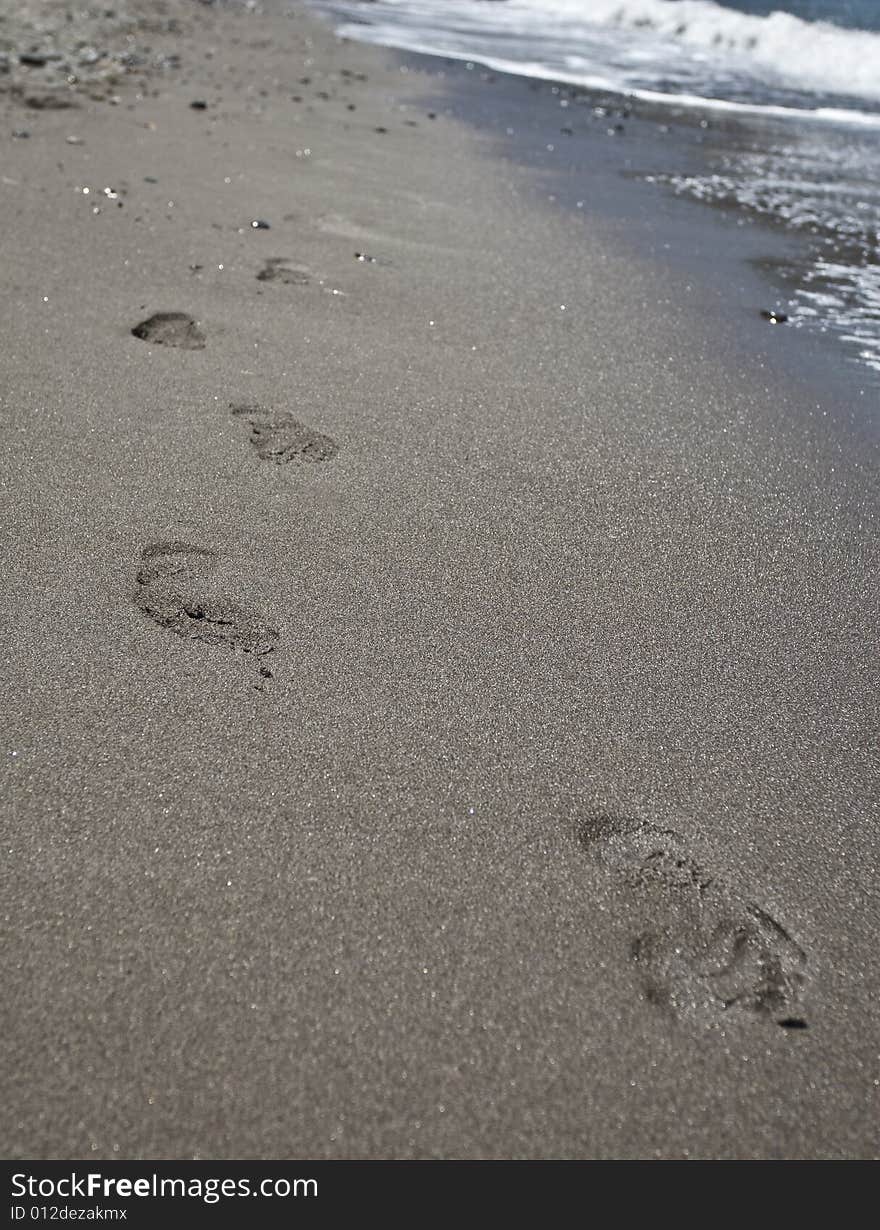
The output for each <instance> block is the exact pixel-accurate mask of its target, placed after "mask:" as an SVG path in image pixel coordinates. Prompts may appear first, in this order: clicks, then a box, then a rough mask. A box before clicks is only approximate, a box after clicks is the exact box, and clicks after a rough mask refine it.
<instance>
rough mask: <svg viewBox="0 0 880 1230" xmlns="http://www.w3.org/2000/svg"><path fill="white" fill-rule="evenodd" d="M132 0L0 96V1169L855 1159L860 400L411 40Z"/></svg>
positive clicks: (872, 471) (862, 846) (870, 1071)
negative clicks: (408, 62)
mask: <svg viewBox="0 0 880 1230" xmlns="http://www.w3.org/2000/svg"><path fill="white" fill-rule="evenodd" d="M151 7H152V8H153V9H155V8H156V6H151ZM8 10H9V6H7V5H4V12H7V15H8ZM134 11H135V15H137V11H138V10H137V9H136V8H135V10H134ZM162 12H163V13H164V14H165V16H166V17H167V16H169V15H170V16H171V17H177V18H179V22H180V25H179V28H178V30H177V31H176V32H175V31H174V30H173V29H172V30H171V31H170V32H169V31H168V30H167V29H165V30H158V31H157V30H155V29H154V30H152V31H148V32H146V33H144V32H143V31H142V30H141V28H140V27H137V30H138V33H137V39H139V40H140V41H141V42H143V43H144V44H145V46H147V47H148V48H149V50H148V52H147V53H145V56H146V60H147V61H148V63H149V65H151V66H152V67H150V68H149V71H146V69H144V70H141V69H138V71H135V72H133V73H130V74H128V75H126V76H125V77H123V78H122V79H121V80H120V81H118V82H114V81H112V80H110V81H108V80H106V73H104V75H101V74H98V75H97V76H96V78H95V80H94V81H91V80H90V81H89V83H88V84H87V85H86V86H85V87H82V86H78V87H77V88H76V89H73V90H68V89H67V88H66V87H63V86H62V87H61V96H63V97H64V98H68V97H69V99H70V101H73V102H75V103H76V104H77V105H76V106H75V107H73V108H70V109H56V108H47V107H43V108H42V109H39V110H34V109H33V107H28V106H27V105H26V104H25V102H24V99H25V98H26V97H28V96H31V97H32V96H33V90H34V89H36V88H37V87H36V86H34V87H33V89H32V87H31V84H30V81H29V79H28V76H27V74H28V72H33V73H35V74H39V82H38V84H39V89H40V90H41V91H43V92H44V93H45V90H47V89H50V91H51V89H58V88H59V87H58V82H59V80H61V81H63V76H64V73H63V70H62V72H61V76H60V77H59V75H58V73H57V72H55V70H54V69H53V68H52V66H51V65H49V66H48V67H47V68H45V69H44V68H39V67H34V68H32V69H29V68H27V66H21V65H18V66H16V67H15V68H14V72H10V74H8V75H7V84H8V83H9V82H10V81H12V82H13V84H15V85H16V86H17V87H21V88H19V89H18V93H17V94H13V93H10V92H9V91H8V90H7V92H6V93H5V94H3V95H0V148H2V151H3V156H2V177H0V193H2V203H3V219H4V227H3V235H2V262H0V270H2V280H3V313H2V321H0V364H2V366H0V372H2V378H0V379H2V415H3V453H4V470H3V473H4V478H3V509H4V512H3V520H2V530H3V540H4V542H3V545H4V555H3V558H4V562H3V572H2V584H0V607H2V615H3V617H4V629H5V630H4V634H3V664H4V680H5V682H4V688H5V704H4V710H5V714H4V721H3V733H4V737H3V744H4V748H3V771H4V781H3V788H2V799H3V852H4V884H3V901H4V906H3V919H4V924H5V931H6V935H5V939H4V944H3V966H2V973H3V985H4V995H3V1001H4V1006H3V1018H2V1032H3V1037H4V1044H5V1045H4V1069H5V1071H4V1083H3V1090H2V1094H3V1096H2V1104H3V1107H4V1111H3V1129H2V1152H3V1153H4V1154H5V1155H7V1156H13V1157H21V1156H29V1157H32V1158H36V1157H70V1156H77V1157H84V1156H87V1157H117V1156H118V1157H129V1158H136V1157H152V1158H158V1157H202V1158H220V1157H261V1158H270V1157H311V1158H324V1157H372V1158H404V1157H421V1158H427V1157H471V1158H473V1157H609V1156H612V1157H613V1156H617V1157H632V1156H662V1157H681V1156H691V1157H706V1156H723V1157H751V1156H758V1157H796V1156H801V1157H804V1156H806V1157H840V1156H860V1157H861V1156H875V1155H876V1154H877V1153H878V1141H877V1132H876V1125H877V1121H878V1120H877V1101H878V1094H880V1088H878V1078H880V1066H878V1038H880V1031H878V1017H880V997H878V995H877V989H878V985H880V978H878V974H880V953H878V946H877V942H876V936H877V929H878V922H880V910H878V894H877V849H878V845H877V836H876V824H877V781H878V775H877V758H876V731H877V722H876V718H877V711H876V652H875V651H876V639H875V633H876V617H877V611H876V579H877V569H876V541H877V539H876V526H875V523H874V520H873V518H874V513H875V510H876V468H875V466H874V454H872V452H871V451H870V450H869V449H868V448H866V444H865V439H864V436H863V435H862V436H860V435H859V433H858V432H856V431H854V430H853V428H852V422H851V420H852V417H853V410H854V408H853V407H852V406H849V405H841V404H835V403H834V401H833V399H830V398H829V399H827V400H825V401H823V400H822V396H821V395H820V394H817V393H816V392H815V390H813V389H812V388H810V387H809V385H808V384H807V383H806V382H800V383H799V382H798V380H797V378H796V377H793V376H792V375H791V373H790V372H788V371H782V370H776V369H774V365H773V361H772V353H771V352H770V350H769V349H768V353H767V354H766V355H756V358H755V365H754V369H753V370H751V371H744V370H743V369H742V367H741V365H740V363H739V362H738V361H737V358H736V354H735V352H734V351H733V350H732V349H731V348H729V347H726V345H725V343H724V338H723V334H722V333H720V332H719V327H718V325H719V322H718V320H717V319H716V318H715V317H711V316H706V317H704V316H703V315H701V307H700V302H699V296H698V295H695V296H694V297H693V298H692V299H689V300H688V301H687V302H684V303H677V302H674V301H672V300H671V296H670V294H669V283H668V275H667V274H666V272H665V271H664V269H663V267H662V266H661V265H660V264H658V263H656V262H652V261H651V260H650V259H648V258H647V257H646V258H645V259H639V258H638V257H637V256H635V255H634V254H633V252H632V251H631V250H624V248H623V247H621V248H620V249H618V248H616V247H615V246H614V244H613V243H611V242H609V240H608V238H607V236H605V235H603V233H602V232H601V228H599V227H596V228H595V229H594V228H593V227H592V226H591V224H590V219H589V218H587V219H586V221H585V220H584V218H583V217H582V216H581V217H579V218H572V217H570V216H568V215H567V214H564V213H562V212H560V211H558V210H554V209H553V208H552V207H550V206H549V205H548V206H547V207H542V206H541V205H540V204H539V203H538V200H537V196H536V194H535V193H534V191H533V182H532V176H531V173H530V172H529V171H528V170H527V169H525V168H523V169H518V168H516V167H515V166H512V165H510V164H501V163H499V162H498V161H497V160H495V159H493V158H492V156H491V154H492V151H491V148H490V143H489V142H488V141H487V140H486V139H485V138H484V137H482V136H481V135H480V133H479V131H475V130H474V129H472V128H469V127H467V126H466V125H464V124H462V123H459V122H457V121H452V120H451V119H449V118H448V117H446V116H444V115H443V114H440V115H439V116H438V117H437V118H436V119H433V120H432V119H430V118H428V116H427V114H426V112H425V110H424V108H422V107H420V105H419V97H420V94H427V93H428V92H429V91H430V93H431V95H432V96H434V97H436V95H437V92H438V90H440V89H441V88H442V83H441V82H439V81H438V80H437V79H436V78H430V79H427V78H422V77H420V76H419V74H417V73H416V72H414V71H409V72H407V73H403V72H401V71H400V66H399V62H398V61H397V60H396V59H395V57H394V56H393V55H391V54H390V53H388V54H386V53H384V52H380V51H375V50H371V49H367V48H364V47H358V46H354V45H347V44H339V43H337V41H336V40H335V39H334V38H333V36H332V33H331V32H330V30H329V28H328V27H326V26H325V25H323V24H322V23H319V22H318V21H316V20H315V18H313V17H312V16H309V15H308V14H306V13H305V12H303V11H302V9H300V8H299V7H297V8H296V9H295V11H294V13H293V15H292V16H283V15H277V16H275V15H272V14H271V13H269V14H268V15H258V14H248V13H244V12H241V11H239V10H226V9H212V8H205V7H203V6H200V5H198V4H189V3H185V2H184V0H180V2H179V3H177V4H175V5H174V6H172V5H170V4H169V5H168V6H166V7H165V8H164V9H163V10H162ZM2 29H3V26H2V25H0V30H2ZM6 29H7V30H8V29H9V26H8V25H7V27H6ZM120 29H121V30H122V32H121V33H119V30H115V32H112V33H111V34H108V35H107V39H108V40H109V42H112V40H113V39H114V38H117V37H118V38H119V39H121V40H122V43H120V45H124V39H125V33H126V30H125V29H122V28H121V27H120ZM129 32H130V31H129ZM132 37H135V36H132ZM109 42H108V45H109ZM114 45H115V44H114ZM129 45H130V44H129ZM175 54H177V55H179V57H180V67H179V68H176V69H175V68H174V67H173V66H172V67H168V63H169V61H167V60H166V59H163V57H168V56H173V55H175ZM117 63H118V61H116V60H112V59H108V60H106V61H104V62H103V66H104V68H108V67H109V70H111V71H115V68H114V66H115V65H116V64H117ZM170 63H171V64H172V65H173V60H172V61H170ZM156 64H159V65H160V66H161V65H164V66H165V67H164V68H163V67H160V68H158V69H157V68H156V67H155V65H156ZM53 73H54V76H53ZM44 78H45V79H46V80H47V81H48V82H49V84H48V85H45V84H44ZM35 80H36V78H35ZM2 81H3V78H0V84H2ZM22 82H24V85H23V86H22ZM193 101H200V102H202V101H203V102H205V103H206V104H207V106H206V107H205V108H203V109H195V108H193V107H192V106H191V105H190V104H191V103H192V102H193ZM21 130H25V131H28V132H29V134H30V135H29V137H26V138H24V137H17V138H13V137H12V136H11V133H12V132H13V131H21ZM71 137H72V138H75V141H74V142H71V141H70V140H69V139H70V138H71ZM86 188H88V190H89V191H88V193H86V192H85V189H86ZM621 190H622V191H623V190H624V189H623V188H622V189H621ZM258 220H259V221H264V222H267V223H268V224H269V227H268V228H266V227H259V228H257V227H254V226H253V225H252V224H253V223H254V222H255V221H258ZM658 225H660V223H658ZM356 253H359V254H361V255H366V256H369V257H373V258H375V259H374V260H362V259H357V257H356ZM563 305H564V306H563ZM157 313H180V314H182V315H183V316H184V317H185V318H186V319H184V320H183V321H180V320H176V321H175V320H171V321H168V320H165V321H162V322H160V323H159V325H158V326H156V325H152V326H150V327H149V328H147V329H145V330H144V332H145V333H146V334H147V336H146V338H145V339H144V338H138V337H136V336H133V334H132V329H133V328H134V327H135V326H137V325H138V324H139V323H140V322H143V321H145V320H147V319H149V318H150V317H152V316H153V315H154V314H157ZM181 342H182V343H183V344H182V345H178V344H174V343H181ZM169 343H171V344H169ZM768 346H769V343H768Z"/></svg>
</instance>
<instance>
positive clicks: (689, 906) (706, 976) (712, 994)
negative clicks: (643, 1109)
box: [579, 815, 807, 1029]
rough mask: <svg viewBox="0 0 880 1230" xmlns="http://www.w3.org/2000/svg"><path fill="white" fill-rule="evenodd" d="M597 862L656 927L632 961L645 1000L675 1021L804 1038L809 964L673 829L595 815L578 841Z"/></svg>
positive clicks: (637, 944) (637, 945)
mask: <svg viewBox="0 0 880 1230" xmlns="http://www.w3.org/2000/svg"><path fill="white" fill-rule="evenodd" d="M579 839H580V843H581V846H582V847H583V849H584V850H585V851H586V853H587V855H588V857H589V858H590V859H591V861H593V862H595V863H597V864H599V865H600V866H603V867H606V868H608V869H609V870H610V871H613V872H615V873H616V874H618V875H620V876H621V877H622V879H623V880H624V882H625V883H626V884H627V885H628V886H629V887H630V888H631V889H632V890H634V891H635V892H637V893H638V894H639V895H640V896H641V897H642V898H643V904H644V905H645V906H646V907H647V908H648V910H649V912H650V914H651V915H652V916H653V918H654V919H655V920H656V921H655V925H654V926H652V927H651V929H650V930H647V931H644V932H643V933H642V934H640V935H638V936H636V937H635V938H634V940H633V942H632V945H631V949H630V956H631V958H632V960H633V962H634V964H635V968H636V970H637V973H638V976H639V979H640V982H641V985H642V990H643V992H644V994H645V997H646V998H647V999H648V1000H649V1001H650V1002H652V1003H654V1004H657V1005H659V1006H661V1007H665V1008H667V1009H669V1010H671V1011H672V1012H673V1013H675V1014H676V1015H677V1016H683V1017H693V1018H696V1019H699V1020H703V1021H705V1022H706V1023H710V1024H711V1023H715V1024H719V1023H721V1022H722V1020H725V1019H729V1017H730V1016H731V1015H734V1016H735V1015H742V1014H745V1015H747V1016H751V1017H752V1018H755V1017H757V1018H759V1019H762V1020H767V1021H775V1022H776V1023H777V1024H779V1025H781V1026H783V1027H785V1028H786V1029H805V1028H806V1027H807V1023H806V1021H805V1020H804V1019H803V1017H802V1016H800V1015H799V1014H798V1012H797V1005H798V1002H799V1000H800V997H801V994H802V991H803V986H804V982H805V970H806V965H807V957H806V953H805V952H804V950H803V949H802V948H801V947H800V945H799V944H798V943H797V941H796V940H795V939H794V938H793V937H792V936H791V935H790V934H789V933H788V931H786V929H785V928H784V927H783V926H782V924H781V923H779V922H777V920H776V919H775V918H773V917H772V916H771V915H770V914H769V913H768V912H767V911H766V910H765V909H763V908H762V907H761V906H759V905H756V904H755V903H754V902H751V901H749V900H747V899H746V898H745V897H744V896H743V895H742V894H740V893H739V892H737V890H736V889H735V888H734V887H733V886H732V885H730V884H728V883H727V882H726V881H725V880H723V879H722V878H721V877H719V876H717V875H716V874H715V873H714V872H712V871H710V870H708V869H707V868H705V867H703V866H702V865H701V864H700V863H699V862H698V860H697V859H695V858H694V857H693V855H692V854H691V853H690V852H689V851H688V849H687V848H686V845H685V843H684V840H683V838H682V837H681V836H680V835H679V834H678V833H676V832H674V831H673V830H672V829H664V828H660V827H659V826H657V825H654V824H649V823H647V822H645V821H638V820H629V819H624V818H620V817H615V816H606V815H599V816H594V817H592V818H591V819H589V820H588V821H587V822H586V823H585V824H584V825H583V827H582V829H581V832H580V838H579Z"/></svg>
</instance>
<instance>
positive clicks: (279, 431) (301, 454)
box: [230, 405, 339, 465]
mask: <svg viewBox="0 0 880 1230" xmlns="http://www.w3.org/2000/svg"><path fill="white" fill-rule="evenodd" d="M230 410H231V411H232V413H233V414H234V415H236V416H238V417H241V418H245V419H246V420H247V422H248V423H249V424H250V429H251V445H252V446H253V448H254V450H255V451H256V454H257V456H258V457H259V458H260V460H261V461H274V462H275V464H276V465H285V464H287V463H288V462H291V461H329V460H330V459H331V458H332V457H335V456H336V454H337V452H338V451H339V448H338V445H337V444H336V441H335V440H332V439H331V438H330V436H325V435H324V434H323V433H322V432H320V431H315V429H314V428H313V427H307V426H306V425H305V423H301V422H300V421H299V420H298V419H295V418H294V417H293V415H292V414H288V413H287V411H279V412H277V413H276V412H274V411H272V410H263V409H262V408H261V407H260V406H238V405H232V406H230Z"/></svg>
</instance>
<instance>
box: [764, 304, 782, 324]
mask: <svg viewBox="0 0 880 1230" xmlns="http://www.w3.org/2000/svg"><path fill="white" fill-rule="evenodd" d="M761 317H762V319H763V320H769V321H770V324H771V325H784V324H785V322H786V321H787V320H788V317H787V316H786V314H785V312H775V311H773V309H772V308H764V309H762V311H761Z"/></svg>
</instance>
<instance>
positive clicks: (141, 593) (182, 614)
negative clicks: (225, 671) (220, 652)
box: [134, 542, 278, 679]
mask: <svg viewBox="0 0 880 1230" xmlns="http://www.w3.org/2000/svg"><path fill="white" fill-rule="evenodd" d="M217 559H218V555H217V552H216V551H212V550H209V549H208V548H206V547H196V546H192V545H191V544H190V543H186V542H155V543H151V544H150V545H149V546H147V547H144V549H143V551H142V552H141V566H140V568H139V569H138V572H137V576H136V583H137V588H136V590H135V593H134V601H135V603H136V604H137V606H138V607H139V608H140V609H141V610H142V611H143V613H144V614H145V615H149V617H150V619H152V620H153V621H154V622H155V623H157V624H158V625H159V626H160V627H161V628H167V629H168V631H170V632H173V633H175V635H176V636H180V637H183V638H185V639H188V640H194V641H202V642H204V643H205V644H208V645H221V646H225V647H226V648H227V649H232V650H234V651H237V652H240V653H243V654H252V655H253V656H254V658H258V659H260V660H261V664H260V674H261V676H262V677H263V678H264V679H268V678H271V677H272V670H271V668H270V667H269V666H268V664H267V662H266V661H265V659H266V658H267V657H269V655H271V654H273V653H274V652H275V650H276V646H277V642H278V630H277V629H276V628H273V627H271V626H270V625H269V624H267V623H266V622H265V621H264V620H262V619H260V618H259V617H258V616H256V615H254V614H252V613H250V612H248V611H246V610H245V609H244V608H243V607H241V606H239V605H238V604H237V603H235V602H230V601H228V600H227V599H225V598H223V597H222V596H218V595H217V594H216V593H215V592H214V591H213V586H212V584H211V574H212V573H213V571H214V568H215V566H216V562H217Z"/></svg>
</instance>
